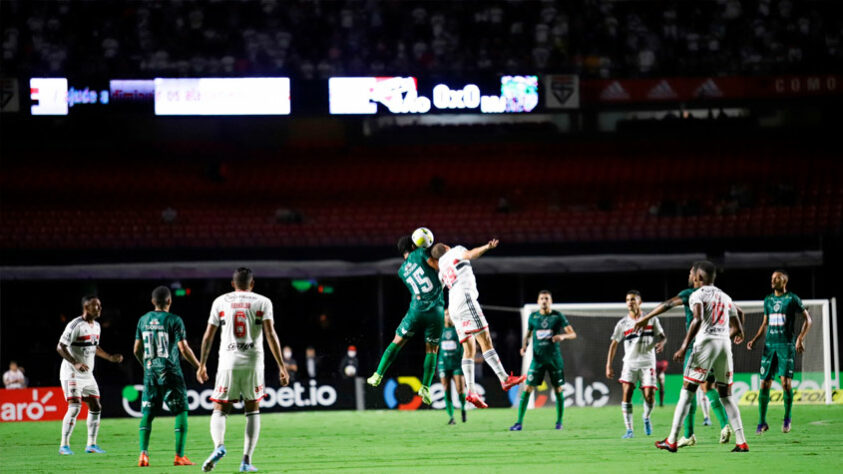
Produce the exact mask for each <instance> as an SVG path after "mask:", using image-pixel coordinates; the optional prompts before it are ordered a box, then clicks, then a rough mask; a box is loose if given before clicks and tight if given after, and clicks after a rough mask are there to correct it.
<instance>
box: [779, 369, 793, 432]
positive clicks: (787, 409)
mask: <svg viewBox="0 0 843 474" xmlns="http://www.w3.org/2000/svg"><path fill="white" fill-rule="evenodd" d="M781 381H782V395H783V398H784V420H783V421H782V433H790V416H791V413H792V410H793V379H789V378H787V377H781Z"/></svg>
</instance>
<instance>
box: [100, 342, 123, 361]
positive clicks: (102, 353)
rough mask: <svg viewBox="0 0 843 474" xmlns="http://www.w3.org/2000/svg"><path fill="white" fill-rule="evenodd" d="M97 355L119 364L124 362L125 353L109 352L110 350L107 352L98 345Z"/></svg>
mask: <svg viewBox="0 0 843 474" xmlns="http://www.w3.org/2000/svg"><path fill="white" fill-rule="evenodd" d="M97 357H101V358H103V359H105V360H107V361H109V362H114V363H117V364H119V363H120V362H123V354H109V353H108V352H105V351H104V350H103V349H102V347H100V346H97Z"/></svg>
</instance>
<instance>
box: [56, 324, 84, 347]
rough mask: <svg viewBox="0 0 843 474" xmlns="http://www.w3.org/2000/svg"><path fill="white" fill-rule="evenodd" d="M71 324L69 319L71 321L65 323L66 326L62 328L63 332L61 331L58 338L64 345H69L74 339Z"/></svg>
mask: <svg viewBox="0 0 843 474" xmlns="http://www.w3.org/2000/svg"><path fill="white" fill-rule="evenodd" d="M74 321H75V320H74ZM72 325H73V321H71V322H69V323H67V326H65V328H64V332H63V333H61V337H60V338H59V342H60V343H61V344H64V345H66V346H69V345H70V343H71V342H73V340H74V339H76V338H75V337H74V336H73V332H74V330H73V329H71V326H72ZM76 326H79V325H78V324H77V325H76Z"/></svg>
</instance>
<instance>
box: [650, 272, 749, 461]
mask: <svg viewBox="0 0 843 474" xmlns="http://www.w3.org/2000/svg"><path fill="white" fill-rule="evenodd" d="M695 274H696V270H695V269H694V267H691V269H690V270H689V272H688V288H685V289H684V290H682V291H680V292H679V294H677V295H676V296H674V297H673V298H670V299H669V300H667V301H664V302H663V303H661V304H659V305H658V306H656V307H655V308H653V310H652V311H650V312H649V313H647V314H646V315H644V317H643V318H641V319H640V320H639V321H638V322H637V323H635V330H636V331H639V330H641V329H643V328H644V327H646V326H647V324H648V321H649V320H650V319H651V318H654V317H656V316H658V315H660V314H662V313H664V312H667V311H668V310H670V309H671V308H673V307H674V306H679V305H682V306H683V307H684V308H685V330H686V332H687V330H688V328H690V327H691V322H692V321H693V320H694V313H693V311H692V310H691V306H690V304H689V303H688V300H689V299H690V297H691V295H692V294H693V293H694V291H696V289H697V288H698V287H699V286H700V285H701V282H698V281H696V280H695V279H694V276H695ZM735 308H736V310H737V311H738V315H739V316H740V319H741V322H743V311H742V310H741V309H740V307H738V306H737V305H735ZM733 330H734V327H733ZM688 345H689V346H691V347H693V345H694V341H693V340H692V341H690V342H689V344H688ZM690 358H691V353H690V352H687V353H686V354H685V360H684V362H683V367H685V368H687V366H688V360H690ZM703 391H704V392H705V396H706V398H707V399H708V400H709V402H710V407H711V408H713V409H714V414H715V415H717V420H718V421H719V422H720V443H721V444H725V443H728V442H729V439H730V438H731V436H732V429H731V427H729V418H728V416H727V415H726V410H725V409H724V408H723V405H722V404H721V403H720V395H719V393H718V392H717V390H716V389H715V388H714V378H713V376H711V375H710V376H709V377H708V379H706V381H705V385H704V386H703ZM696 413H697V396H694V397H692V398H691V406H690V408H689V410H688V416H687V417H686V418H685V433H684V436H682V437H681V438H679V441H678V443H677V445H678V446H679V447H680V448H684V447H686V446H694V445H696V444H697V436H696V434H695V433H694V419H695V416H696ZM707 417H708V416H707V415H706V418H707ZM710 422H711V419H710V418H709V423H710ZM703 424H705V419H704V420H703ZM705 426H707V425H705Z"/></svg>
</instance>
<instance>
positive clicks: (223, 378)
mask: <svg viewBox="0 0 843 474" xmlns="http://www.w3.org/2000/svg"><path fill="white" fill-rule="evenodd" d="M214 383H215V386H214V393H213V395H211V401H214V402H217V403H228V402H237V401H239V400H240V398H242V399H243V400H245V401H252V400H260V399H261V398H263V397H264V396H265V395H264V392H263V391H264V383H263V364H260V365H259V366H258V367H255V368H243V369H223V370H217V379H216V382H214Z"/></svg>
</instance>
